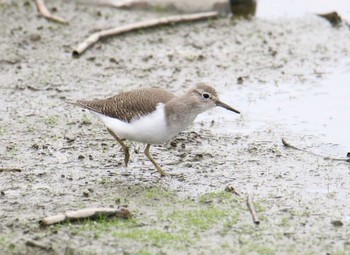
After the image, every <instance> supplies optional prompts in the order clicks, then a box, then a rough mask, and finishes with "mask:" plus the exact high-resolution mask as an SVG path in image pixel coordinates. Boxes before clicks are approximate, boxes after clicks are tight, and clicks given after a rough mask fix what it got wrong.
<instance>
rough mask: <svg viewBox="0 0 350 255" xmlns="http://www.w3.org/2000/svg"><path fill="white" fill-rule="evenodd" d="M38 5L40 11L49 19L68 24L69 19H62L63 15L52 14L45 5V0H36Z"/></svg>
mask: <svg viewBox="0 0 350 255" xmlns="http://www.w3.org/2000/svg"><path fill="white" fill-rule="evenodd" d="M35 2H36V5H37V7H38V10H39V13H40V14H41V15H42V16H43V17H45V18H46V19H48V20H52V21H55V22H58V23H61V24H68V21H66V20H65V19H62V18H61V17H58V16H55V15H52V14H51V13H50V12H49V10H48V9H47V8H46V6H45V2H44V0H36V1H35Z"/></svg>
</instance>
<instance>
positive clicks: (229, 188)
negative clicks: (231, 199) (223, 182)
mask: <svg viewBox="0 0 350 255" xmlns="http://www.w3.org/2000/svg"><path fill="white" fill-rule="evenodd" d="M225 191H227V192H230V193H232V194H233V195H236V196H239V197H240V196H241V193H240V192H239V191H238V190H237V189H236V188H235V186H234V185H233V183H230V184H228V185H227V186H226V188H225Z"/></svg>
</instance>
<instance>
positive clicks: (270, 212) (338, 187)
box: [0, 1, 350, 255]
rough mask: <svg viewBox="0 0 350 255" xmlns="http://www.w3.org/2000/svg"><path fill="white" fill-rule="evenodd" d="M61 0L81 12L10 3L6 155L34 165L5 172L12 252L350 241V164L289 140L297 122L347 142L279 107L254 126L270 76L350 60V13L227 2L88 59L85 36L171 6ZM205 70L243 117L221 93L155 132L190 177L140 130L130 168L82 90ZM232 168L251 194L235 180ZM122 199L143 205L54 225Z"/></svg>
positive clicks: (287, 79)
mask: <svg viewBox="0 0 350 255" xmlns="http://www.w3.org/2000/svg"><path fill="white" fill-rule="evenodd" d="M48 4H50V6H54V7H56V8H57V13H59V14H62V15H64V16H65V17H66V18H67V19H69V20H70V24H69V25H68V26H62V25H59V24H55V23H51V22H48V21H47V20H45V19H43V18H41V17H38V15H37V12H36V9H35V6H34V4H33V3H32V2H27V1H6V2H4V3H2V4H1V5H0V12H1V15H0V23H1V25H0V34H1V37H0V52H2V54H1V56H0V72H1V75H0V90H1V93H0V108H1V110H0V111H1V122H0V123H1V126H0V141H1V146H0V155H1V156H0V159H1V165H0V167H2V168H19V169H21V170H22V171H21V172H0V203H1V209H0V218H1V219H2V220H1V223H0V253H2V254H157V253H162V254H213V253H214V254H253V253H254V254H302V253H308V254H324V253H329V254H338V255H340V254H348V250H349V249H350V241H349V235H350V231H349V224H350V222H349V219H350V218H349V216H350V206H349V204H348V197H349V195H350V181H349V180H350V178H349V174H350V171H349V170H350V168H349V164H348V163H342V162H334V161H326V160H323V159H321V158H319V157H313V156H310V155H307V154H305V153H303V152H299V151H293V150H289V149H286V148H284V147H283V145H282V143H281V138H282V137H285V138H286V139H289V140H290V141H291V142H292V141H296V142H300V143H302V144H303V145H305V146H306V147H310V148H311V149H312V148H314V147H315V146H314V145H319V146H320V148H325V147H328V148H329V147H332V146H335V147H336V146H337V145H334V144H326V143H324V140H323V137H322V136H318V135H312V134H307V135H306V134H303V133H298V132H294V131H291V130H290V129H288V128H285V127H281V126H280V125H278V123H268V124H267V125H264V126H261V127H259V128H256V129H251V122H252V119H253V118H256V117H257V116H252V115H251V114H250V113H249V111H250V110H249V108H250V107H254V100H257V97H255V96H254V97H250V96H249V95H253V94H254V93H253V92H254V91H256V90H257V89H259V86H261V90H262V91H263V90H264V88H266V87H267V86H281V87H284V86H295V89H296V91H297V90H298V89H299V88H300V87H302V86H308V88H310V91H312V90H313V89H317V86H318V83H319V81H320V80H322V79H323V78H324V77H327V75H329V74H332V73H333V72H334V71H335V70H337V68H340V67H343V66H344V65H346V66H347V67H349V62H346V61H347V59H348V58H349V52H350V44H349V43H348V38H349V34H350V31H349V29H348V28H345V27H344V28H342V27H341V28H338V29H334V28H333V27H331V25H330V24H328V23H327V22H326V21H324V20H323V19H320V18H318V17H315V16H314V15H306V16H305V17H302V18H293V19H275V20H264V19H252V20H251V21H246V20H241V21H232V20H230V19H225V18H224V19H219V20H215V21H210V22H199V23H194V24H191V25H180V26H170V27H168V26H167V27H162V28H160V29H152V30H147V31H140V32H137V33H132V34H128V35H126V36H120V37H118V38H110V39H107V40H104V41H103V42H102V43H98V44H96V45H95V46H94V47H93V48H91V49H89V50H88V51H87V52H86V53H85V54H84V55H83V56H81V57H80V58H76V59H75V58H72V56H71V52H72V49H73V48H74V47H75V46H76V45H77V44H78V43H79V42H81V41H82V40H84V39H85V38H86V36H87V35H88V34H90V33H91V32H92V31H94V30H96V29H101V28H106V27H111V26H115V25H116V24H126V23H131V22H136V21H140V20H141V19H147V18H154V17H161V16H165V15H166V13H164V12H142V11H140V10H138V11H132V12H130V11H123V10H116V9H110V8H100V7H89V6H86V5H77V4H75V3H74V2H68V1H64V4H61V5H57V3H53V2H52V1H51V2H48ZM62 15H61V16H62ZM344 61H345V64H344ZM320 73H324V74H322V75H321V76H320V75H319V74H320ZM240 77H241V79H242V80H241V79H240ZM198 81H204V82H208V83H211V84H214V85H215V87H216V88H217V90H218V91H219V93H220V94H221V95H222V96H223V97H224V98H225V101H226V102H227V103H229V104H231V105H233V106H234V107H235V108H237V109H239V110H240V111H242V113H243V117H241V118H240V117H237V116H235V115H234V116H232V115H231V116H228V115H227V114H226V113H224V112H223V110H219V109H215V110H213V111H211V112H209V113H207V114H205V115H204V116H201V117H200V118H198V120H197V122H196V123H195V124H194V125H193V127H191V128H190V129H189V130H186V131H184V132H183V133H181V134H180V135H179V136H177V137H176V139H175V143H173V144H171V143H170V142H171V141H169V143H167V144H164V145H161V146H154V147H153V148H152V153H153V155H154V157H155V158H156V159H157V161H158V162H161V165H162V167H163V168H164V170H166V171H168V172H171V173H177V174H180V175H179V176H178V177H166V178H160V177H159V176H158V174H157V173H154V169H153V166H152V164H151V163H150V162H148V160H146V159H145V156H144V154H143V153H142V152H143V149H144V146H143V145H140V144H131V147H132V150H131V154H132V155H131V159H132V162H131V164H130V166H129V167H128V168H125V167H124V166H123V165H122V162H123V154H122V152H121V151H120V148H119V147H118V145H117V144H116V142H115V141H114V140H113V137H111V136H110V135H109V134H108V133H107V132H106V131H105V129H104V127H103V125H102V124H101V123H100V122H99V121H98V120H97V119H96V118H95V117H94V116H92V115H89V114H88V113H86V112H83V111H81V110H80V109H78V108H75V107H72V106H71V105H69V104H67V103H66V100H76V99H92V98H103V97H106V96H110V95H113V94H116V93H119V92H121V91H126V90H130V89H134V88H139V87H147V86H154V85H157V86H160V87H163V88H167V89H169V90H171V91H173V92H176V93H179V94H180V93H181V91H183V90H186V89H187V88H189V87H191V86H192V85H193V84H194V83H196V82H198ZM253 83H254V84H255V85H256V86H254V88H252V90H253V89H254V91H251V92H250V91H249V89H250V87H249V85H250V84H253ZM290 93H291V94H290V97H293V95H294V94H293V90H291V92H290ZM242 95H248V96H247V97H246V96H244V97H243V96H242ZM242 106H244V107H243V108H242ZM245 112H246V114H245ZM174 144H176V146H174ZM344 156H345V155H344ZM230 183H233V185H234V186H235V187H236V189H237V190H238V191H240V192H241V193H242V194H243V197H237V196H233V195H231V194H228V193H226V192H225V191H224V190H225V187H226V186H227V185H228V184H230ZM248 192H250V193H252V194H254V199H255V201H256V206H257V211H258V212H257V213H258V215H259V217H260V220H261V223H260V225H259V226H258V227H256V226H255V225H254V224H253V223H252V220H251V216H250V214H249V212H248V210H247V208H246V205H245V199H244V194H246V193H248ZM118 205H128V208H129V209H130V211H132V212H133V213H134V215H135V217H134V219H133V220H132V221H120V220H112V221H106V220H105V219H101V220H100V221H86V222H82V223H81V224H62V225H58V226H53V227H49V228H46V229H41V228H39V225H38V221H39V220H40V219H41V218H43V217H45V216H48V215H52V214H56V213H60V212H63V211H66V210H74V209H81V208H85V207H102V206H104V207H115V206H118ZM28 240H32V241H33V240H34V241H36V242H38V243H40V244H42V245H43V247H44V248H43V247H35V246H34V247H33V246H31V245H28ZM45 247H46V248H45Z"/></svg>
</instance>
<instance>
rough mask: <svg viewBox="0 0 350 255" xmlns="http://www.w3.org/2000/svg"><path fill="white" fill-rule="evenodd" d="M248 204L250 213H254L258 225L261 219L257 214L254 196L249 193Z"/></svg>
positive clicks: (254, 219)
mask: <svg viewBox="0 0 350 255" xmlns="http://www.w3.org/2000/svg"><path fill="white" fill-rule="evenodd" d="M247 206H248V209H249V212H250V214H251V215H252V218H253V222H254V223H255V224H257V225H259V224H260V220H259V218H258V216H257V214H256V210H255V206H254V202H253V197H252V195H251V194H248V195H247Z"/></svg>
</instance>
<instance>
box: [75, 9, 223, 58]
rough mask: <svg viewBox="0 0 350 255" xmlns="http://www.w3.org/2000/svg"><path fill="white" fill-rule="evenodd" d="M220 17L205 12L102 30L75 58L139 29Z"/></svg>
mask: <svg viewBox="0 0 350 255" xmlns="http://www.w3.org/2000/svg"><path fill="white" fill-rule="evenodd" d="M218 15H219V13H218V12H203V13H195V14H188V15H176V16H170V17H165V18H160V19H152V20H147V21H141V22H138V23H134V24H129V25H125V26H121V27H116V28H111V29H107V30H102V31H100V32H96V33H93V34H92V35H90V36H89V37H88V38H87V39H86V40H85V41H84V42H82V43H81V44H79V45H78V47H77V48H76V49H75V50H73V56H79V55H80V54H82V53H83V52H84V51H85V50H86V49H87V48H89V47H90V46H92V45H93V44H94V43H96V42H97V41H99V40H101V39H102V38H106V37H109V36H115V35H120V34H124V33H128V32H131V31H135V30H139V29H145V28H151V27H156V26H161V25H169V24H176V23H182V22H190V21H196V20H203V19H209V18H216V17H218Z"/></svg>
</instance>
